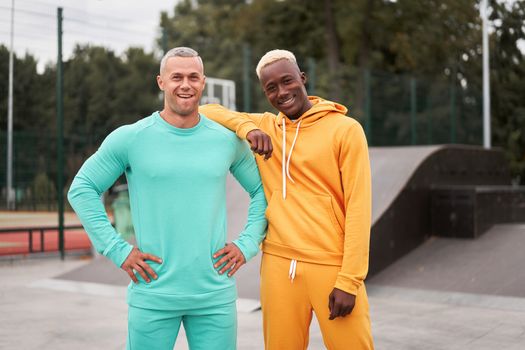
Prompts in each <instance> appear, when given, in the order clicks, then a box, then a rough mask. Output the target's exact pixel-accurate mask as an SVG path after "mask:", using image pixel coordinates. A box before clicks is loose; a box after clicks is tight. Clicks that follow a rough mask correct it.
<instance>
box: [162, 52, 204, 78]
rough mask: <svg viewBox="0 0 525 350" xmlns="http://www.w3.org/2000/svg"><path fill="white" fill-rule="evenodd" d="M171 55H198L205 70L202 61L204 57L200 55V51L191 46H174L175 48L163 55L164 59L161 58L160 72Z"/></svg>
mask: <svg viewBox="0 0 525 350" xmlns="http://www.w3.org/2000/svg"><path fill="white" fill-rule="evenodd" d="M171 57H197V59H198V60H199V61H200V63H201V65H202V70H203V71H204V63H203V62H202V58H201V57H200V56H199V53H198V52H197V51H195V50H194V49H192V48H191V47H185V46H179V47H174V48H173V49H171V50H169V51H168V52H166V53H165V54H164V56H162V59H161V60H160V69H159V71H160V74H162V71H163V70H164V67H166V62H167V61H168V59H170V58H171Z"/></svg>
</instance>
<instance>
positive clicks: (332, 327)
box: [261, 254, 374, 350]
mask: <svg viewBox="0 0 525 350" xmlns="http://www.w3.org/2000/svg"><path fill="white" fill-rule="evenodd" d="M290 264H291V260H290V259H286V258H282V257H279V256H275V255H270V254H263V257H262V263H261V305H262V314H263V329H264V343H265V348H266V349H267V350H304V349H306V348H307V347H308V339H309V328H310V322H311V320H312V311H313V312H315V316H316V318H317V320H318V321H319V326H320V328H321V333H322V335H323V341H324V344H325V346H326V348H327V349H328V350H365V349H373V348H374V345H373V340H372V334H371V330H370V316H369V311H368V298H367V295H366V288H365V286H364V285H363V286H362V287H361V288H359V291H358V294H357V296H356V301H355V307H354V309H353V311H352V313H351V314H350V315H347V316H346V317H343V318H341V317H337V318H336V319H334V320H331V321H330V320H329V319H328V316H329V315H330V311H329V309H328V296H329V295H330V293H331V292H332V290H333V288H334V284H335V280H336V278H337V273H338V272H339V269H340V267H338V266H330V265H320V264H311V263H306V262H301V261H298V262H297V263H296V266H295V276H294V278H293V280H292V278H291V277H290V272H291V265H290Z"/></svg>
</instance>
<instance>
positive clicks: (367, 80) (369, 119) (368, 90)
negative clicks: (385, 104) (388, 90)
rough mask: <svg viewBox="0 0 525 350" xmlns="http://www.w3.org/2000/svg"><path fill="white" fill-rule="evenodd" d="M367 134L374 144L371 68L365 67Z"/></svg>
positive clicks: (370, 142)
mask: <svg viewBox="0 0 525 350" xmlns="http://www.w3.org/2000/svg"><path fill="white" fill-rule="evenodd" d="M364 74H365V106H364V107H365V134H366V139H367V141H368V144H369V145H372V111H371V107H372V91H371V90H372V89H371V86H370V85H371V84H370V80H371V77H370V69H368V68H365V71H364Z"/></svg>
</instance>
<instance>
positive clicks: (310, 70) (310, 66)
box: [307, 57, 316, 95]
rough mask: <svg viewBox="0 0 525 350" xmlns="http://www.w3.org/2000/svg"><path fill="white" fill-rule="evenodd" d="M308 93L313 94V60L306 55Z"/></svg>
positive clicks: (314, 75) (314, 76)
mask: <svg viewBox="0 0 525 350" xmlns="http://www.w3.org/2000/svg"><path fill="white" fill-rule="evenodd" d="M307 62H308V95H315V94H316V92H315V83H316V81H315V78H316V73H315V68H316V67H315V60H314V59H313V58H312V57H308V61H307Z"/></svg>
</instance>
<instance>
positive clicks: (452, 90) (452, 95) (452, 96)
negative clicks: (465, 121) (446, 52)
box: [450, 70, 456, 143]
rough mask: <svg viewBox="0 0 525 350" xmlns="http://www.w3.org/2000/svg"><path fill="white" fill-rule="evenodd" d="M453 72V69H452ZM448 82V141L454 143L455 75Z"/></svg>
mask: <svg viewBox="0 0 525 350" xmlns="http://www.w3.org/2000/svg"><path fill="white" fill-rule="evenodd" d="M454 73H455V70H454ZM452 76H453V78H452V83H451V84H450V143H456V75H455V74H453V75H452Z"/></svg>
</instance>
